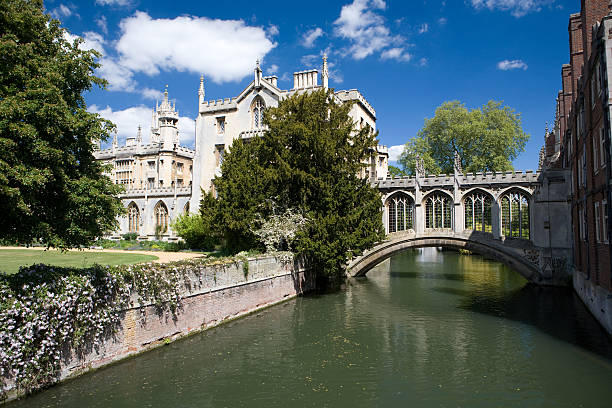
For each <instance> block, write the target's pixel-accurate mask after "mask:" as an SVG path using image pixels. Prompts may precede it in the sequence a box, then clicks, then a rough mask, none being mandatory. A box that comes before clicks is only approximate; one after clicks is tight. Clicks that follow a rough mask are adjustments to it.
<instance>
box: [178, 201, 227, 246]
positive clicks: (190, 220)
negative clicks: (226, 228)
mask: <svg viewBox="0 0 612 408" xmlns="http://www.w3.org/2000/svg"><path fill="white" fill-rule="evenodd" d="M216 214H217V213H216V200H215V198H214V197H213V196H212V194H210V193H209V194H204V196H203V198H202V200H201V203H200V213H199V214H182V215H180V216H179V217H178V218H177V219H176V220H175V221H174V223H173V224H172V229H173V230H174V231H175V232H176V233H177V235H178V236H180V237H181V238H183V239H184V240H185V242H186V243H187V247H189V248H192V249H207V250H212V249H214V248H215V246H217V245H219V242H220V239H219V233H218V232H217V231H216V227H215V225H216V221H215V219H216Z"/></svg>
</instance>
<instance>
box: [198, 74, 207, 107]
mask: <svg viewBox="0 0 612 408" xmlns="http://www.w3.org/2000/svg"><path fill="white" fill-rule="evenodd" d="M205 96H206V93H205V92H204V75H202V76H200V89H199V90H198V101H199V102H200V105H202V104H204V97H205Z"/></svg>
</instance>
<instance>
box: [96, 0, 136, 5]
mask: <svg viewBox="0 0 612 408" xmlns="http://www.w3.org/2000/svg"><path fill="white" fill-rule="evenodd" d="M96 4H99V5H101V6H129V5H131V4H132V0H96Z"/></svg>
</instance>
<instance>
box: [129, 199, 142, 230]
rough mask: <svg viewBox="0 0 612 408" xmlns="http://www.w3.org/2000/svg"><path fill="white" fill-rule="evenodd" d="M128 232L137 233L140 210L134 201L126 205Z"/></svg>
mask: <svg viewBox="0 0 612 408" xmlns="http://www.w3.org/2000/svg"><path fill="white" fill-rule="evenodd" d="M127 211H128V232H135V233H138V230H139V227H140V211H139V210H138V206H137V205H136V203H134V202H132V203H131V204H130V205H128V210H127Z"/></svg>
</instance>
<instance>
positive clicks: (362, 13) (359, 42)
mask: <svg viewBox="0 0 612 408" xmlns="http://www.w3.org/2000/svg"><path fill="white" fill-rule="evenodd" d="M385 8H386V4H385V2H384V1H383V0H353V2H352V3H351V4H347V5H345V6H342V9H341V11H340V17H338V19H337V20H336V21H335V22H334V25H335V30H334V32H335V34H336V35H337V36H339V37H341V38H344V39H346V40H349V41H350V43H351V45H350V47H349V48H348V50H346V54H349V55H350V56H351V57H352V58H353V59H356V60H361V59H364V58H366V57H368V56H370V55H372V54H375V53H379V52H382V51H383V50H385V49H386V48H389V47H395V48H397V46H398V44H401V43H402V42H404V38H403V37H402V36H399V35H395V36H394V35H392V34H391V31H390V30H389V28H388V27H387V26H386V25H385V19H384V18H383V16H382V15H381V14H379V13H378V11H379V10H384V9H385ZM406 58H408V57H406Z"/></svg>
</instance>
